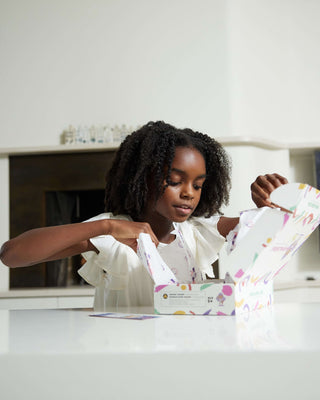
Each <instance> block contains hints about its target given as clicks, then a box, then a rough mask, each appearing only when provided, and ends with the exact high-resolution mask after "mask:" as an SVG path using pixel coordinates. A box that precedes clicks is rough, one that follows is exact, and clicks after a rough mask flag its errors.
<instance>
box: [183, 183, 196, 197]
mask: <svg viewBox="0 0 320 400" xmlns="http://www.w3.org/2000/svg"><path fill="white" fill-rule="evenodd" d="M193 190H194V189H193V186H192V185H183V186H182V188H181V197H182V198H184V199H193V197H194V194H193Z"/></svg>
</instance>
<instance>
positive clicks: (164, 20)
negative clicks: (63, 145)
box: [0, 0, 320, 147]
mask: <svg viewBox="0 0 320 400" xmlns="http://www.w3.org/2000/svg"><path fill="white" fill-rule="evenodd" d="M319 17H320V2H319V1H318V0H307V1H306V0H201V1H198V0H163V1H158V0H134V1H132V0H94V1H91V0H56V1H50V0H28V1H25V0H2V1H1V2H0V29H1V30H0V38H1V40H0V54H1V63H0V72H1V73H0V87H1V91H0V116H1V118H0V132H1V135H0V147H11V146H17V145H18V146H29V145H55V144H58V143H59V135H60V133H61V132H62V130H63V129H64V128H66V127H67V126H68V125H69V124H70V123H71V124H74V125H78V124H89V125H90V124H98V123H111V124H116V123H126V124H127V125H132V126H136V125H138V124H141V123H144V122H146V121H148V120H154V119H164V120H166V121H168V122H171V123H174V124H176V125H178V126H190V127H193V128H196V129H199V130H202V131H205V132H208V133H209V134H210V135H212V136H224V135H250V136H259V137H269V138H273V139H277V140H279V139H281V140H292V141H300V140H302V139H303V140H315V139H318V137H317V135H318V130H319V127H320V120H319V118H318V108H319V103H320V97H319V96H320V79H319V73H318V71H319V66H320V65H319V64H320V54H319V42H320V25H319V23H318V21H319Z"/></svg>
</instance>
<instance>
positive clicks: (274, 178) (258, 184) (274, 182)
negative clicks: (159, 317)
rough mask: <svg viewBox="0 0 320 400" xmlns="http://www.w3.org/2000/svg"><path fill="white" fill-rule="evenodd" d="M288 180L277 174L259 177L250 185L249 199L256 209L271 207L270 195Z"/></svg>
mask: <svg viewBox="0 0 320 400" xmlns="http://www.w3.org/2000/svg"><path fill="white" fill-rule="evenodd" d="M287 183H288V180H287V179H286V178H285V177H283V176H281V175H279V174H276V173H274V174H266V175H259V176H258V177H257V179H256V180H255V181H254V182H253V184H252V185H251V197H252V200H253V201H254V203H255V204H256V205H257V206H258V207H263V206H271V207H272V205H271V200H270V194H271V193H272V192H273V191H274V190H275V189H276V188H277V187H279V186H281V185H285V184H287Z"/></svg>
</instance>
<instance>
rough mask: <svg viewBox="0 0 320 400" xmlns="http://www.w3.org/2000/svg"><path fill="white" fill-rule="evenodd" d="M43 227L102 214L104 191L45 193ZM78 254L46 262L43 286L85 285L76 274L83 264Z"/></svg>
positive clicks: (69, 222) (79, 220)
mask: <svg viewBox="0 0 320 400" xmlns="http://www.w3.org/2000/svg"><path fill="white" fill-rule="evenodd" d="M45 209H46V225H47V226H55V225H63V224H72V223H79V222H83V221H85V220H87V219H89V218H91V217H93V216H95V215H98V214H100V213H102V212H103V211H104V190H100V189H97V190H77V191H74V190H68V191H47V192H46V193H45ZM83 262H84V259H83V258H82V256H81V255H78V256H72V257H68V258H64V259H62V260H55V261H50V262H47V263H46V266H45V286H46V287H72V286H80V285H85V284H86V282H85V281H84V280H83V279H82V278H81V276H80V275H79V274H78V272H77V271H78V269H79V268H80V267H81V266H82V265H83Z"/></svg>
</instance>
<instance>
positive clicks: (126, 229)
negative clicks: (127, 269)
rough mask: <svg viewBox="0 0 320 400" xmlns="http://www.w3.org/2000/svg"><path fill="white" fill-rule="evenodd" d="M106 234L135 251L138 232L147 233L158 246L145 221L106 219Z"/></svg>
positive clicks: (157, 241)
mask: <svg viewBox="0 0 320 400" xmlns="http://www.w3.org/2000/svg"><path fill="white" fill-rule="evenodd" d="M106 221H107V222H108V233H107V234H108V235H112V236H113V237H114V238H115V239H116V240H118V241H119V242H121V243H124V244H126V245H127V246H129V247H131V248H132V249H133V250H134V251H135V252H136V251H137V239H138V238H139V235H140V233H148V234H149V235H150V237H151V240H152V241H153V243H154V244H155V245H156V246H158V244H159V240H158V239H157V237H156V235H155V234H154V233H153V230H152V229H151V227H150V225H149V224H148V223H147V222H132V221H124V220H117V219H108V220H106Z"/></svg>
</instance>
